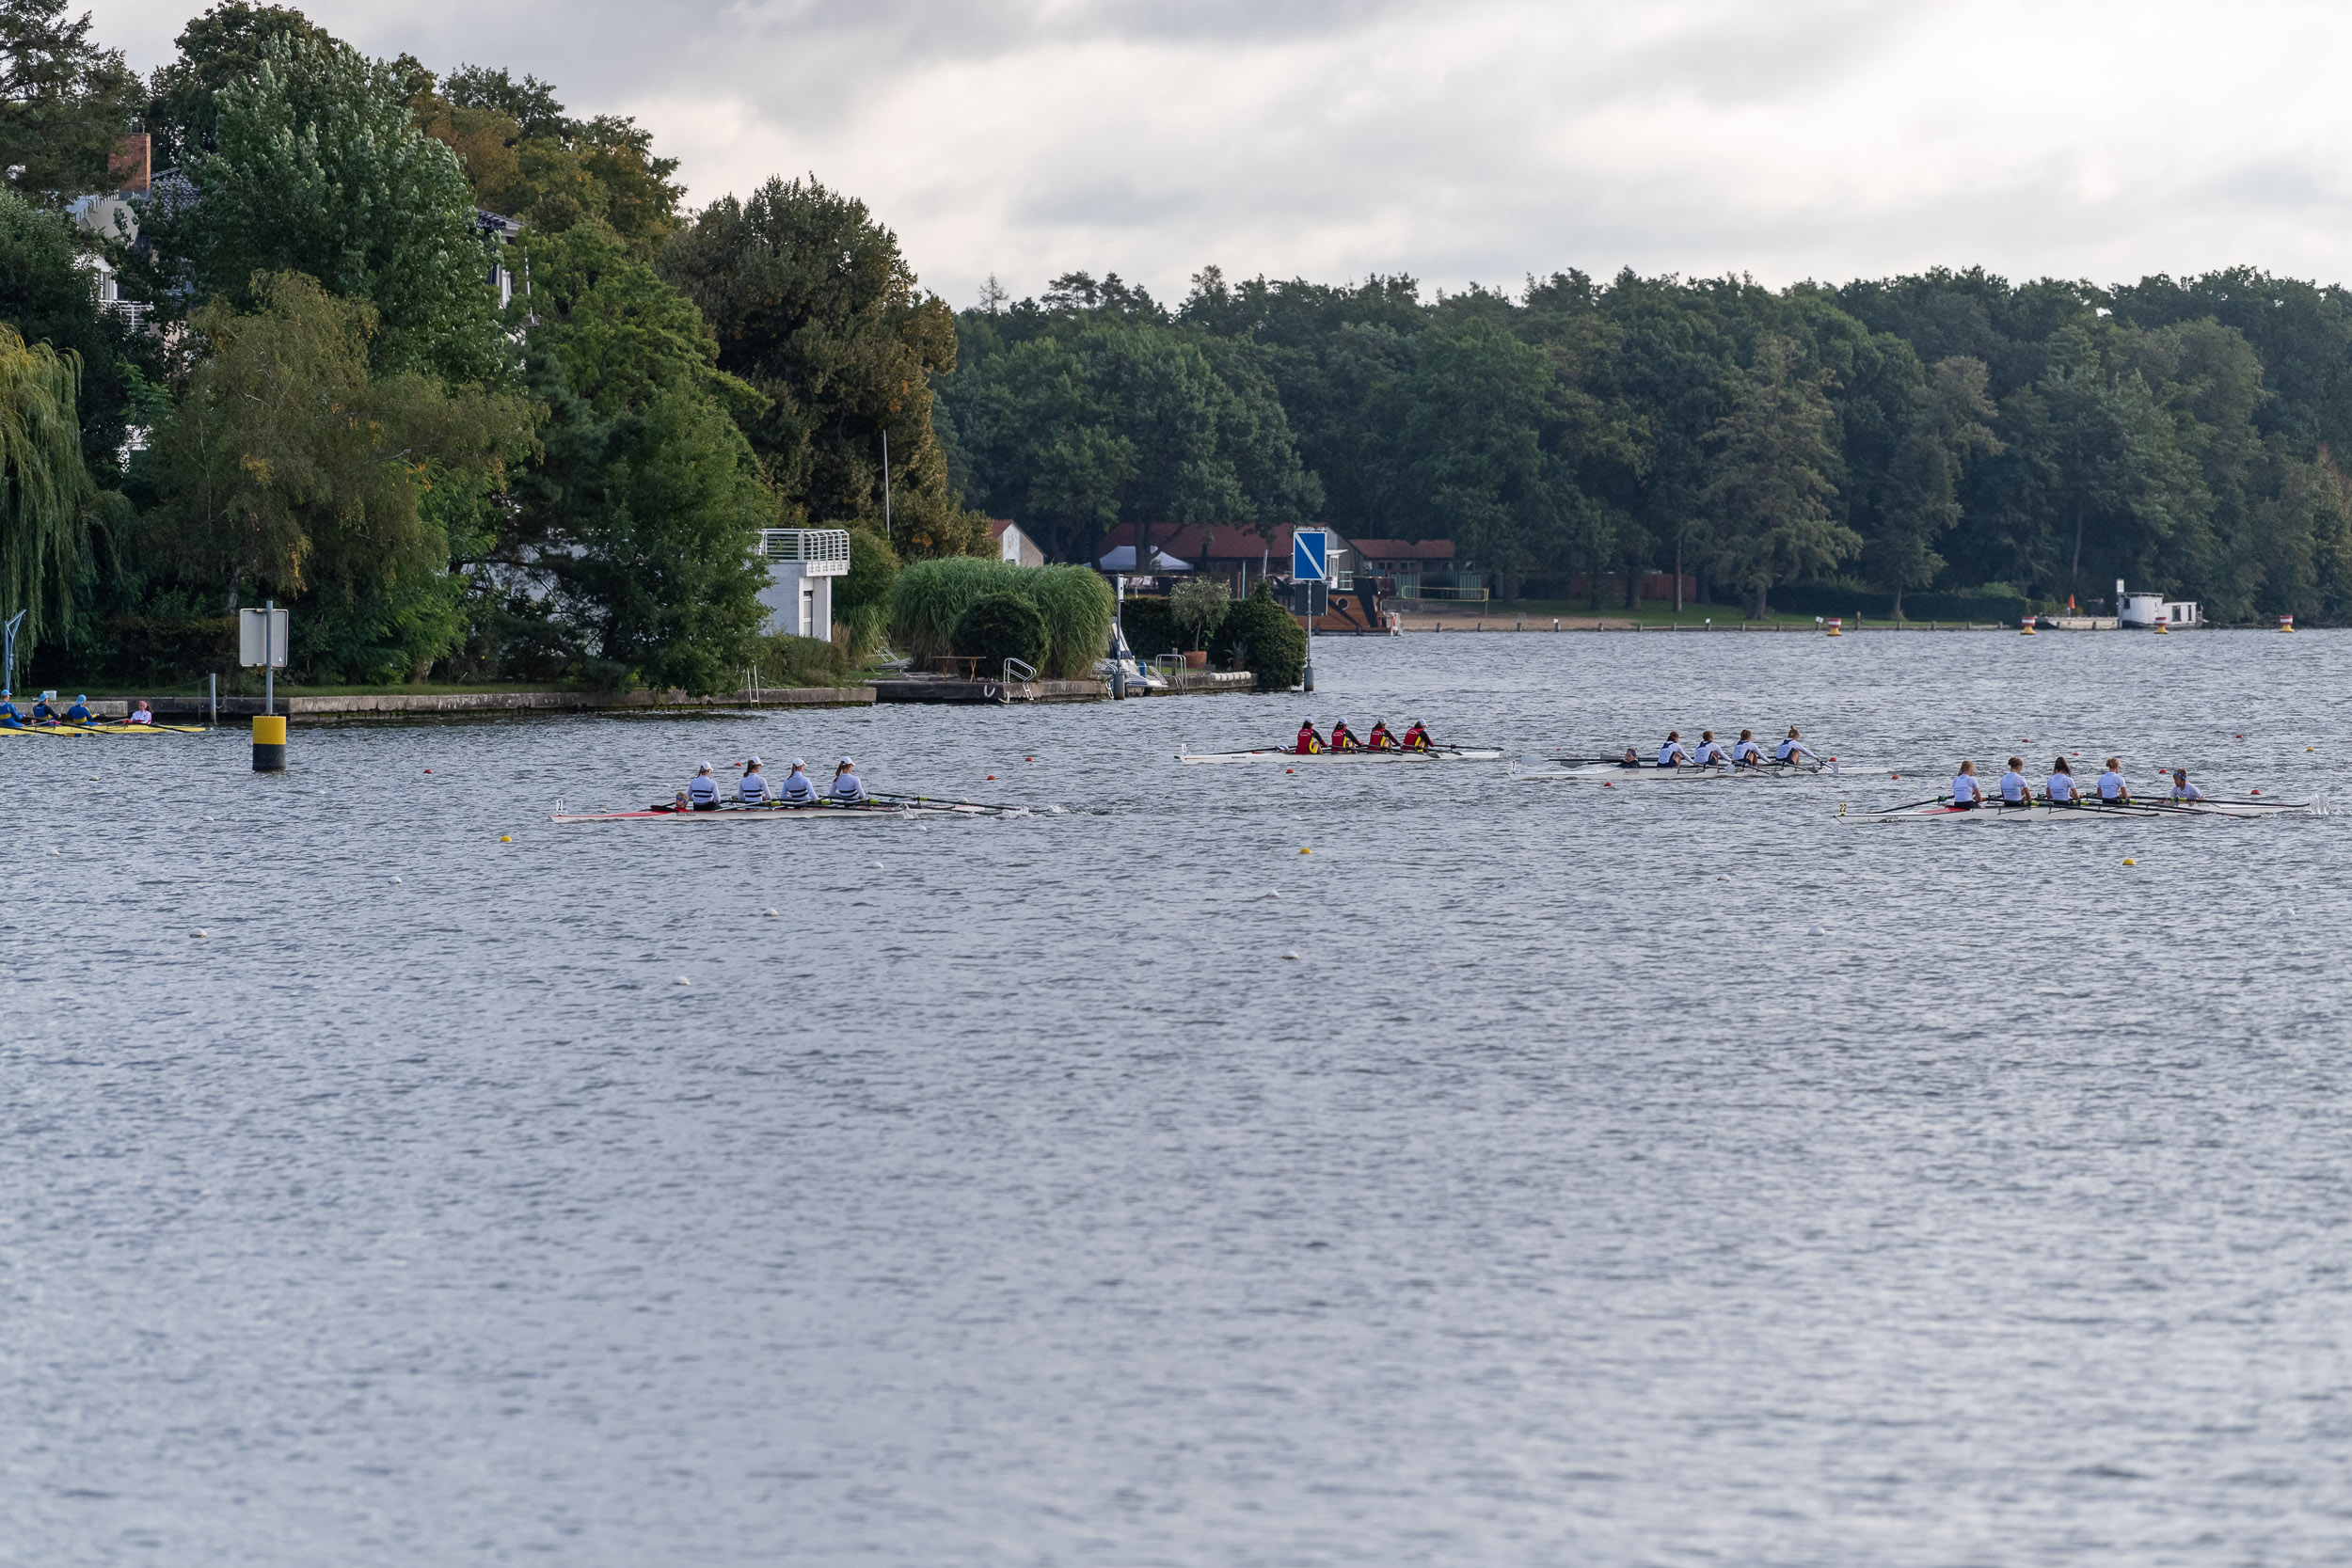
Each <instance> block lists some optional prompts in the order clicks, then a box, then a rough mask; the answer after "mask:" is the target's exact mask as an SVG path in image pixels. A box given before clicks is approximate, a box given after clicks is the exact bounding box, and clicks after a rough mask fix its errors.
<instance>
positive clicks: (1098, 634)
mask: <svg viewBox="0 0 2352 1568" xmlns="http://www.w3.org/2000/svg"><path fill="white" fill-rule="evenodd" d="M1013 590H1014V592H1016V593H1024V592H1025V594H1026V596H1027V597H1028V600H1029V602H1030V603H1031V604H1034V605H1036V606H1037V610H1038V613H1039V614H1041V615H1042V616H1043V617H1045V631H1046V636H1047V638H1048V641H1049V642H1050V646H1049V647H1048V648H1047V649H1046V654H1045V662H1044V663H1043V664H1042V665H1041V666H1040V669H1041V671H1042V672H1043V673H1045V674H1046V675H1048V676H1050V677H1052V678H1053V679H1056V680H1071V679H1074V678H1076V677H1079V676H1083V675H1085V674H1087V673H1089V671H1091V670H1092V669H1093V668H1094V666H1095V663H1096V661H1098V660H1099V659H1101V658H1102V657H1103V656H1104V654H1106V653H1108V652H1109V651H1110V645H1111V618H1112V616H1114V615H1115V614H1117V613H1118V609H1119V603H1118V598H1117V596H1116V595H1115V594H1112V592H1111V585H1110V584H1109V583H1107V582H1104V580H1103V574H1101V573H1100V572H1097V571H1095V570H1094V569H1093V568H1091V567H1088V566H1032V567H1028V568H1026V569H1025V570H1022V571H1021V572H1020V574H1019V577H1018V578H1017V579H1016V580H1015V582H1014V583H1013ZM1032 662H1035V661H1034V660H1033V661H1032Z"/></svg>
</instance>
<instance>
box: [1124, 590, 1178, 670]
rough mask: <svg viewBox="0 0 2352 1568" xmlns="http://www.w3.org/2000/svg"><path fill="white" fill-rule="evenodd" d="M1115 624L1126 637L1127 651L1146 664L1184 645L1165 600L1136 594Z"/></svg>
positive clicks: (1172, 611) (1171, 611)
mask: <svg viewBox="0 0 2352 1568" xmlns="http://www.w3.org/2000/svg"><path fill="white" fill-rule="evenodd" d="M1119 624H1120V627H1121V628H1122V629H1124V630H1125V632H1126V633H1127V646H1128V648H1129V649H1130V650H1131V651H1132V652H1133V653H1134V654H1135V656H1136V657H1137V658H1139V659H1141V660H1143V662H1145V663H1146V664H1149V663H1151V662H1152V658H1153V657H1156V656H1158V655H1160V654H1172V653H1175V652H1176V651H1177V650H1178V649H1179V648H1181V647H1182V646H1183V645H1184V634H1183V633H1182V632H1180V631H1178V630H1177V629H1176V612H1175V611H1174V610H1172V609H1170V608H1169V606H1168V601H1167V600H1166V599H1161V598H1145V597H1143V596H1142V595H1140V594H1138V595H1136V596H1134V597H1131V598H1129V599H1128V601H1127V603H1126V606H1125V608H1124V609H1122V610H1120V612H1119Z"/></svg>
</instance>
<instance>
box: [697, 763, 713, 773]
mask: <svg viewBox="0 0 2352 1568" xmlns="http://www.w3.org/2000/svg"><path fill="white" fill-rule="evenodd" d="M694 771H695V772H697V773H707V772H709V771H710V764H708V763H707V762H706V763H704V764H703V765H702V766H701V767H700V768H695V769H694Z"/></svg>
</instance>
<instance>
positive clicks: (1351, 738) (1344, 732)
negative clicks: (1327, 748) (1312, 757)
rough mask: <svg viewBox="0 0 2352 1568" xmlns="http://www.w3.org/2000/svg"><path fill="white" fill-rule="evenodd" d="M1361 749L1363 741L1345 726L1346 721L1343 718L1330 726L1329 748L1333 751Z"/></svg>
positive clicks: (1355, 750)
mask: <svg viewBox="0 0 2352 1568" xmlns="http://www.w3.org/2000/svg"><path fill="white" fill-rule="evenodd" d="M1363 749H1364V743H1363V742H1362V741H1360V740H1359V739H1357V738H1356V734H1355V732H1354V731H1353V730H1350V729H1349V728H1348V727H1347V721H1345V720H1342V721H1340V722H1338V723H1336V724H1334V725H1332V726H1331V750H1333V751H1335V752H1360V751H1362V750H1363Z"/></svg>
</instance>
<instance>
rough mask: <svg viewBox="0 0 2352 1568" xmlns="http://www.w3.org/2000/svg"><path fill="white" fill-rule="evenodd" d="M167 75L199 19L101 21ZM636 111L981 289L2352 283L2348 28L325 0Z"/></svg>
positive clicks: (1366, 9) (375, 41) (354, 34)
mask: <svg viewBox="0 0 2352 1568" xmlns="http://www.w3.org/2000/svg"><path fill="white" fill-rule="evenodd" d="M92 8H93V9H94V11H95V13H96V16H97V21H98V27H99V30H100V31H101V32H102V33H103V35H104V36H105V39H106V41H107V42H109V43H111V44H114V45H117V46H119V47H120V48H122V49H123V50H125V51H126V52H127V53H128V54H129V55H130V56H131V59H132V61H133V63H134V64H135V65H137V66H139V67H140V68H141V69H148V68H151V67H153V66H154V65H156V64H158V63H160V62H161V61H163V60H164V59H166V58H167V57H168V56H169V55H170V52H171V40H172V39H173V37H174V36H175V35H176V34H177V33H178V32H179V29H180V27H181V25H182V24H183V23H184V21H185V20H186V18H187V17H188V16H190V15H192V14H194V11H195V10H196V9H197V8H198V7H196V6H195V5H192V4H191V3H190V0H93V3H92ZM303 8H304V9H305V10H306V12H307V13H308V14H309V15H310V17H311V19H312V20H313V21H316V22H318V23H320V24H323V25H325V26H326V27H328V28H330V29H331V30H333V31H334V32H336V33H337V34H339V35H340V36H342V38H344V39H345V40H349V41H350V42H352V43H353V44H356V45H357V46H358V47H359V48H361V49H364V50H366V51H367V52H369V53H371V54H374V55H396V54H399V53H401V52H403V51H407V52H409V53H412V54H415V55H418V56H419V57H421V59H423V60H424V61H425V63H426V64H428V65H430V66H432V67H434V68H435V69H437V70H447V69H448V68H450V67H452V66H454V65H456V64H458V63H459V62H461V61H469V62H473V63H477V64H488V65H502V66H505V67H507V68H508V69H509V70H511V71H515V72H516V74H517V75H520V74H521V73H523V72H525V71H530V72H532V73H533V74H535V75H538V76H541V77H543V78H546V79H547V80H548V81H551V82H553V83H554V84H555V85H556V87H557V88H558V90H559V93H560V95H561V97H562V98H563V100H564V103H566V104H567V105H568V106H569V107H570V108H571V109H572V110H573V111H574V112H576V113H581V114H590V113H603V112H612V113H621V114H628V115H633V116H635V117H636V118H637V119H638V120H639V121H640V122H641V123H642V124H644V125H646V126H649V127H651V128H652V130H653V131H654V133H655V137H656V142H655V145H656V147H657V148H658V149H659V150H662V151H664V152H666V153H669V154H671V155H674V156H676V157H679V158H681V159H683V160H684V161H685V166H684V168H683V170H682V178H684V180H685V181H686V182H687V184H688V186H689V189H690V191H691V197H692V199H694V200H695V201H698V202H699V201H705V200H708V199H709V198H713V197H716V196H720V195H723V194H724V193H726V192H729V191H735V192H743V191H746V190H748V189H750V188H751V187H752V186H754V185H755V184H757V183H758V182H760V181H761V180H762V179H764V178H766V177H767V176H768V175H770V174H771V173H785V174H795V173H807V172H814V173H815V174H816V175H817V177H818V179H820V180H822V181H824V182H826V183H827V184H829V185H833V186H835V187H837V188H839V189H841V190H844V191H847V192H850V193H851V194H854V195H856V196H858V197H861V198H864V199H865V200H866V203H867V204H868V205H869V206H870V207H871V208H872V209H873V211H874V212H875V214H877V215H878V216H879V217H880V218H881V219H882V221H883V222H884V223H886V224H888V225H889V226H890V227H891V228H893V229H894V230H897V232H898V237H899V241H900V243H901V245H902V246H903V247H904V249H905V251H906V253H907V255H908V257H909V258H910V260H911V261H913V263H914V267H915V269H916V271H917V272H918V274H919V275H920V276H921V277H922V278H923V281H924V282H925V283H926V284H927V285H928V286H929V287H930V288H933V289H936V290H938V291H939V292H940V293H944V294H945V295H946V296H947V298H948V299H949V300H950V301H951V302H952V303H954V304H956V305H959V306H961V305H965V304H969V303H971V301H972V299H973V298H974V296H975V294H976V293H977V289H978V287H979V284H980V281H981V279H983V278H984V277H987V276H988V275H990V274H992V273H993V274H994V275H996V276H997V277H999V278H1001V279H1002V280H1003V281H1004V283H1005V285H1006V286H1007V287H1008V288H1009V289H1010V290H1012V291H1013V293H1015V294H1025V293H1034V292H1035V291H1037V290H1038V289H1040V288H1041V287H1042V286H1043V285H1044V284H1045V282H1046V280H1047V279H1049V278H1050V277H1054V276H1055V275H1056V274H1058V273H1061V272H1066V271H1071V270H1074V269H1084V270H1086V271H1089V272H1093V273H1095V274H1097V275H1100V274H1102V273H1104V272H1117V273H1119V274H1120V275H1121V276H1122V277H1127V278H1129V279H1131V280H1138V281H1141V282H1144V283H1146V284H1148V285H1149V286H1150V287H1151V288H1152V290H1153V292H1154V293H1159V294H1161V295H1162V296H1163V297H1167V298H1170V299H1174V298H1180V297H1181V296H1182V294H1183V293H1184V289H1185V286H1186V279H1187V278H1188V277H1190V276H1191V274H1193V273H1194V272H1196V271H1198V270H1199V269H1200V267H1201V266H1202V265H1203V264H1204V263H1208V262H1215V263H1217V264H1218V265H1221V266H1222V267H1223V268H1224V269H1225V271H1226V272H1227V274H1228V275H1229V276H1248V275H1251V274H1256V273H1260V272H1263V273H1267V274H1270V275H1273V276H1277V277H1293V276H1304V277H1311V278H1315V279H1319V280H1329V281H1342V280H1346V279H1349V278H1356V277H1363V276H1364V275H1366V274H1368V273H1375V272H1383V273H1395V272H1405V273H1409V274H1411V275H1413V276H1414V277H1418V278H1420V279H1421V280H1422V283H1423V285H1424V288H1425V289H1427V288H1435V287H1446V288H1458V287H1460V286H1461V285H1462V284H1464V283H1465V282H1468V281H1470V280H1472V279H1476V280H1478V281H1481V282H1486V283H1489V284H1501V285H1506V286H1510V287H1513V288H1516V287H1518V284H1519V283H1520V281H1521V280H1522V279H1523V278H1524V277H1526V276H1527V275H1528V274H1530V273H1534V274H1538V275H1540V274H1545V273H1549V272H1553V271H1558V270H1564V269H1566V268H1572V267H1581V268H1582V269H1583V270H1585V271H1587V272H1590V273H1596V274H1602V275H1606V274H1609V273H1613V272H1614V271H1616V270H1617V269H1618V268H1619V267H1621V266H1627V265H1630V266H1633V267H1635V268H1637V269H1639V270H1641V271H1643V272H1645V273H1647V272H1678V273H1685V274H1723V273H1748V274H1752V275H1754V276H1755V277H1756V278H1758V279H1759V280H1761V281H1764V282H1767V283H1771V284H1775V285H1777V284H1782V283H1786V282H1788V281H1791V280H1793V279H1797V278H1801V277H1821V278H1833V279H1840V280H1842V279H1844V278H1847V277H1856V276H1877V275H1883V274H1886V273H1891V272H1900V271H1908V270H1914V269H1917V268H1921V267H1927V266H1931V265H1936V264H1939V263H1940V264H1947V265H1952V266H1967V265H1971V264H1976V263H1981V264H1983V265H1985V266H1987V267H1990V268H1993V269H1994V270H1995V271H1998V272H2002V273H2005V274H2007V275H2009V276H2010V277H2039V276H2043V275H2056V276H2060V277H2090V278H2093V279H2096V280H2099V281H2111V280H2116V279H2121V278H2129V277H2139V276H2140V275H2142V274H2144V273H2150V272H2172V273H2183V272H2194V271H2199V270H2202V269H2204V268H2208V267H2215V266H2223V265H2228V264H2231V263H2233V262H2239V261H2245V262H2251V263H2253V264H2255V265H2258V266H2262V267H2265V268H2267V269H2269V270H2271V271H2274V272H2279V273H2284V274H2289V275H2293V276H2297V277H2317V278H2320V279H2321V280H2323V281H2337V280H2344V279H2352V262H2348V260H2347V250H2352V221H2347V219H2352V158H2347V157H2346V156H2345V154H2346V152H2347V150H2352V148H2348V147H2347V140H2348V139H2352V138H2347V135H2346V123H2347V118H2348V117H2352V108H2347V105H2346V99H2345V95H2344V87H2343V85H2342V65H2343V62H2344V60H2345V59H2346V58H2347V57H2352V54H2348V52H2347V46H2352V8H2341V7H2328V6H2321V5H2300V4H2265V3H2262V0H2241V3H2239V4H2235V5H2230V6H2221V5H2184V4H2167V3H2164V0H2141V3H2138V4H2132V5H2122V4H2113V5H2110V4H2088V3H2070V0H2058V3H2053V0H2039V3H2034V4H2007V3H1981V4H1934V3H1931V0H1902V3H1894V0H1778V3H1774V0H1746V3H1728V0H1619V3H1616V4H1605V5H1602V4H1575V3H1563V0H1553V3H1551V4H1541V5H1534V4H1513V3H1509V0H1447V3H1444V4H1390V3H1381V0H1353V3H1351V0H1199V3H1195V4H1189V5H1187V4H1180V3H1177V0H1134V3H1130V4H1111V3H1103V0H1041V3H1030V4H1013V3H1009V0H958V3H952V4H937V3H915V0H859V3H850V4H815V3H809V0H739V3H733V4H728V3H723V0H678V3H672V4H659V3H638V4H630V3H623V0H564V3H561V4H559V3H555V0H487V3H485V0H464V3H460V0H403V3H401V4H397V5H393V4H385V3H383V0H373V3H360V0H312V3H310V4H309V5H306V6H304V7H303Z"/></svg>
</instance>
